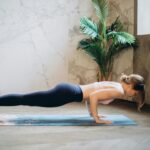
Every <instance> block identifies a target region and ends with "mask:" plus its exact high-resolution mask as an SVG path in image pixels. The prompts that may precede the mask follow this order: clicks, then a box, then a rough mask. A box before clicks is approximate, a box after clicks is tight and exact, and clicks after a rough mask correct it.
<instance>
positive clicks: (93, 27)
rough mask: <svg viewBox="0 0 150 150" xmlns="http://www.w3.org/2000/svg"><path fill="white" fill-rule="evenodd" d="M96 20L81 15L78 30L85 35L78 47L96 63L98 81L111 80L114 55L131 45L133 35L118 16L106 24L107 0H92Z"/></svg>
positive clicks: (132, 43) (133, 40) (133, 39)
mask: <svg viewBox="0 0 150 150" xmlns="http://www.w3.org/2000/svg"><path fill="white" fill-rule="evenodd" d="M92 3H93V6H94V8H95V12H96V15H97V17H98V21H97V22H94V21H93V20H92V19H91V18H88V17H83V18H81V19H80V31H81V32H82V33H83V34H85V35H87V36H88V38H84V39H82V40H80V41H79V43H78V49H82V50H84V51H85V52H86V53H87V54H88V55H90V56H91V57H92V58H93V60H94V61H95V62H96V63H97V64H98V74H97V75H98V81H102V80H111V73H112V67H113V61H114V58H115V57H114V56H116V54H118V53H120V52H121V51H122V50H124V49H125V48H129V47H133V46H134V44H135V42H136V41H135V37H134V36H133V35H131V34H129V33H127V32H125V31H124V27H123V24H122V23H121V21H120V20H119V17H117V18H116V20H115V21H114V22H113V23H112V24H111V25H110V26H107V17H108V1H107V0H92Z"/></svg>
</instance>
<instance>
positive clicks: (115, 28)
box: [106, 16, 124, 33]
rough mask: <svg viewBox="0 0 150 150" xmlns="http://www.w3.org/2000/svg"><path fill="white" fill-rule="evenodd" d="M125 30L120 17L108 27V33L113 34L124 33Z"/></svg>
mask: <svg viewBox="0 0 150 150" xmlns="http://www.w3.org/2000/svg"><path fill="white" fill-rule="evenodd" d="M123 30H124V27H123V24H122V23H121V21H120V20H119V16H118V17H117V18H116V20H115V21H114V22H113V23H112V24H111V25H110V26H108V27H107V31H106V32H107V33H108V32H112V31H118V32H120V31H123Z"/></svg>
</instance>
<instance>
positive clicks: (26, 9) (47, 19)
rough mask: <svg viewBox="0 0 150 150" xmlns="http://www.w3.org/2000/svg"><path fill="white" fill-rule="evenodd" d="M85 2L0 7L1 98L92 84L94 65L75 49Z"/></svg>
mask: <svg viewBox="0 0 150 150" xmlns="http://www.w3.org/2000/svg"><path fill="white" fill-rule="evenodd" d="M92 14H93V7H92V5H91V1H90V0H83V1H81V0H74V1H71V0H56V1H55V0H12V1H10V0H1V1H0V35H1V36H0V93H1V94H4V93H10V92H27V91H34V90H45V89H48V88H49V87H51V86H54V85H55V84H57V83H59V82H68V81H69V82H74V83H85V82H92V81H94V80H96V79H95V76H96V73H95V67H96V65H95V63H94V62H93V61H92V60H91V58H89V57H88V56H87V55H85V53H83V52H82V51H77V49H76V47H77V43H78V41H79V39H81V38H83V35H82V34H81V33H80V32H79V21H80V18H81V17H82V16H91V17H92Z"/></svg>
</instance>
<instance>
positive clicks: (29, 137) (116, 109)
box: [0, 100, 150, 150]
mask: <svg viewBox="0 0 150 150" xmlns="http://www.w3.org/2000/svg"><path fill="white" fill-rule="evenodd" d="M3 113H7V114H13V113H15V114H68V115H70V114H86V113H87V110H86V108H85V105H84V104H80V103H70V104H66V105H64V106H61V107H56V108H42V107H28V106H13V107H0V114H3ZM99 113H101V114H124V115H126V116H128V117H130V118H131V119H133V120H135V121H136V122H137V123H138V125H137V126H67V127H65V126H62V127H59V126H0V150H51V149H53V150H77V149H78V150H96V149H100V150H103V149H105V150H109V149H111V150H112V149H115V150H126V149H128V150H149V149H150V106H145V107H144V108H143V111H142V113H139V112H137V111H136V107H135V104H134V103H131V102H128V101H121V100H117V101H114V102H113V103H111V104H109V105H99Z"/></svg>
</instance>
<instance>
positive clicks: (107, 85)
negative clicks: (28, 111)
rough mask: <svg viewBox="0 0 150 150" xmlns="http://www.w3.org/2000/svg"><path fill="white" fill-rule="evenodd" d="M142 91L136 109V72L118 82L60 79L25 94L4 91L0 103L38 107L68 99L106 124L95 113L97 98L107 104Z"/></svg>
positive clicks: (141, 83) (138, 82) (141, 87)
mask: <svg viewBox="0 0 150 150" xmlns="http://www.w3.org/2000/svg"><path fill="white" fill-rule="evenodd" d="M137 94H142V95H143V99H142V100H141V102H139V105H138V110H140V108H141V107H142V106H143V105H144V79H143V77H142V76H140V75H138V74H131V75H129V76H127V75H125V74H122V75H121V77H120V82H114V81H101V82H94V83H91V84H87V85H77V84H71V83H60V84H58V85H56V86H55V87H53V88H51V89H49V90H47V91H38V92H32V93H27V94H8V95H3V96H1V97H0V106H15V105H29V106H42V107H58V106H61V105H64V104H66V103H70V102H85V103H86V104H87V106H88V110H89V113H90V115H91V116H92V117H93V118H94V120H95V122H96V123H104V124H110V123H111V121H108V120H102V119H101V118H102V117H103V116H99V115H98V111H97V105H98V102H99V103H102V104H109V103H110V102H112V101H113V100H114V99H115V98H122V97H123V96H135V95H137Z"/></svg>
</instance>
